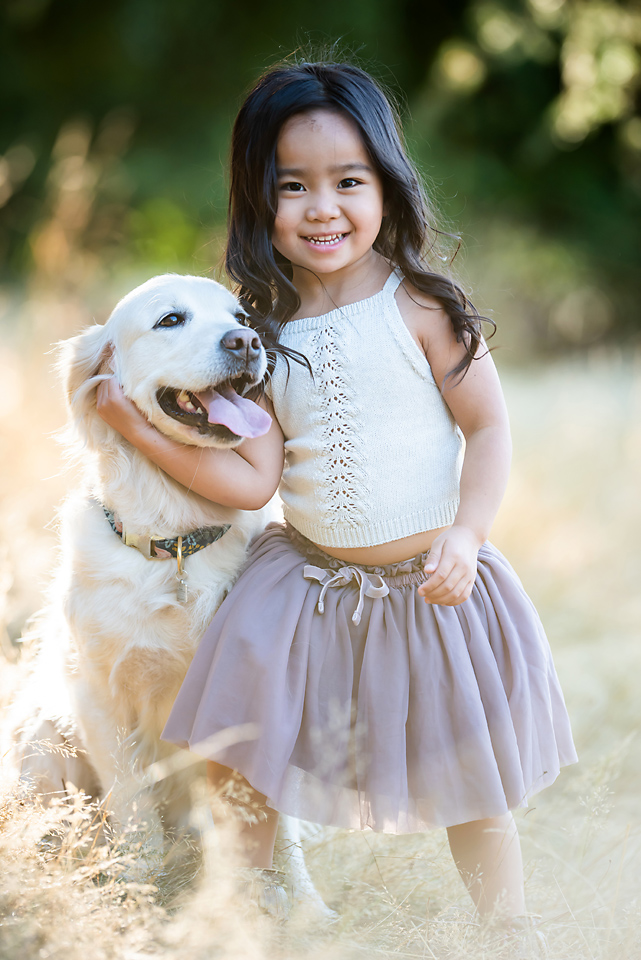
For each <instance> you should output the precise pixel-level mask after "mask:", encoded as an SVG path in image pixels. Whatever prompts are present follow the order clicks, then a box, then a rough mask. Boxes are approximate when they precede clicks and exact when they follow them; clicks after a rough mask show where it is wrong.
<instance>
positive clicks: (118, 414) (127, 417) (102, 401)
mask: <svg viewBox="0 0 641 960" xmlns="http://www.w3.org/2000/svg"><path fill="white" fill-rule="evenodd" d="M96 410H97V411H98V413H99V415H100V416H101V417H102V419H103V420H104V421H105V423H108V424H109V426H110V427H113V428H114V430H117V431H118V433H121V434H122V436H123V437H124V438H125V439H126V440H129V441H130V442H132V443H133V444H134V445H137V444H136V441H137V439H138V438H139V437H140V436H141V435H142V433H144V432H146V431H149V430H153V429H154V428H153V427H152V426H151V424H150V423H149V421H148V420H147V419H146V417H144V416H143V415H142V413H141V412H140V410H139V409H138V407H137V406H136V405H135V404H134V403H132V401H131V400H130V399H129V398H128V397H126V396H125V394H124V393H123V389H122V387H121V386H120V384H119V383H118V381H117V380H116V378H115V377H109V379H108V380H103V381H101V383H99V384H98V389H97V391H96Z"/></svg>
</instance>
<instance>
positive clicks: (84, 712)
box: [74, 683, 164, 879]
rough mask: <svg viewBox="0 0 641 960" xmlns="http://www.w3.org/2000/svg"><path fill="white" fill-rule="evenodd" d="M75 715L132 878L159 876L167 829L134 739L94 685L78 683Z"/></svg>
mask: <svg viewBox="0 0 641 960" xmlns="http://www.w3.org/2000/svg"><path fill="white" fill-rule="evenodd" d="M74 700H75V704H76V716H77V719H78V724H79V727H80V730H81V735H82V739H83V742H84V744H85V745H86V748H87V752H88V754H89V756H90V757H91V760H92V763H93V765H94V766H95V769H96V773H97V775H98V778H99V780H100V785H101V794H102V797H103V804H104V806H105V809H106V811H107V812H108V814H109V820H110V823H111V830H112V833H113V836H114V839H115V840H116V842H117V843H118V844H119V846H120V848H121V849H122V850H123V851H125V852H127V853H129V854H130V855H131V865H130V868H129V869H128V870H127V874H128V876H130V877H133V878H136V879H142V878H144V877H148V876H149V875H150V874H153V873H156V872H158V871H159V870H160V869H161V867H162V860H163V847H164V844H163V831H162V823H161V820H160V816H159V814H158V811H157V809H156V803H155V798H154V796H153V789H152V786H151V785H150V784H148V783H147V782H146V781H145V778H144V775H143V773H142V769H141V763H140V760H139V753H140V746H141V745H140V744H137V743H136V742H135V735H133V734H131V733H130V732H129V731H127V730H123V729H122V727H120V728H119V727H118V723H117V719H116V718H114V716H113V713H112V711H111V710H110V709H109V704H108V703H101V701H100V697H99V696H98V695H97V692H96V690H95V689H94V688H93V687H92V686H84V687H83V686H81V685H80V684H79V683H78V684H76V687H75V690H74Z"/></svg>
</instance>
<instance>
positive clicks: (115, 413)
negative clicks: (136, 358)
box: [96, 377, 284, 510]
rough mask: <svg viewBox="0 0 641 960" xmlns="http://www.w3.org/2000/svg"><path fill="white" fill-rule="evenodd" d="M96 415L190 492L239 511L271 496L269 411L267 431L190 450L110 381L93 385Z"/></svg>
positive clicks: (277, 472)
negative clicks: (236, 442)
mask: <svg viewBox="0 0 641 960" xmlns="http://www.w3.org/2000/svg"><path fill="white" fill-rule="evenodd" d="M96 406H97V410H98V413H99V414H100V416H101V417H102V419H103V420H105V421H106V422H107V423H108V424H109V425H110V426H111V427H113V428H114V429H115V430H117V431H118V432H119V433H121V434H122V436H123V437H124V438H125V439H126V440H128V441H129V443H131V444H133V446H134V447H136V448H137V449H138V450H140V452H141V453H143V454H144V455H145V456H146V457H148V458H149V459H150V460H152V461H153V462H154V463H155V464H156V465H157V466H159V467H160V468H161V469H162V470H164V471H165V473H168V474H169V476H170V477H173V478H174V480H177V481H178V482H179V483H182V485H183V486H184V487H187V488H188V489H189V490H193V491H194V492H195V493H198V494H200V496H202V497H206V498H207V499H208V500H212V501H214V502H215V503H220V504H222V505H223V506H226V507H235V508H237V509H240V510H258V509H260V508H261V507H263V506H265V504H266V503H268V501H269V500H270V499H271V497H272V496H273V495H274V493H275V492H276V489H277V487H278V484H279V483H280V478H281V474H282V472H283V460H284V442H283V434H282V432H281V429H280V427H279V425H278V422H277V420H276V418H275V417H274V413H273V410H272V409H271V407H270V406H269V405H268V401H265V403H264V404H263V406H264V407H265V409H266V410H267V412H268V413H269V414H270V416H271V417H272V425H271V427H270V428H269V431H268V432H267V433H266V434H265V435H264V436H262V437H256V438H254V439H251V440H250V439H247V440H243V442H242V443H241V444H240V446H238V447H235V448H234V449H232V448H229V447H228V448H219V447H194V446H190V445H188V444H183V443H178V442H177V441H175V440H171V439H170V438H169V437H166V436H165V435H164V434H162V433H160V431H159V430H156V428H155V427H153V426H152V425H151V424H150V423H149V421H148V420H147V419H146V418H145V417H144V416H143V415H142V413H141V412H140V411H139V410H138V408H137V407H136V406H135V405H134V404H133V403H132V402H131V400H129V399H128V398H127V397H125V395H124V393H123V391H122V388H121V386H120V384H119V383H118V382H117V380H116V379H115V378H114V377H111V378H110V379H109V380H105V381H103V382H102V383H100V384H99V386H98V392H97V397H96Z"/></svg>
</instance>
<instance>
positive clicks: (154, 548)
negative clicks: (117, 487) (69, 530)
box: [101, 503, 231, 560]
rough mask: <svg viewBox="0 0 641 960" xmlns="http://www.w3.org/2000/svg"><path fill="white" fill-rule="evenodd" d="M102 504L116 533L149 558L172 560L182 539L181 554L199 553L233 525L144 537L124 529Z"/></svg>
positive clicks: (123, 540) (222, 535)
mask: <svg viewBox="0 0 641 960" xmlns="http://www.w3.org/2000/svg"><path fill="white" fill-rule="evenodd" d="M101 506H102V509H103V510H104V512H105V516H106V518H107V520H108V521H109V523H110V524H111V529H112V530H113V531H114V533H117V534H118V536H119V537H120V539H121V540H122V542H123V543H125V544H126V545H127V546H128V547H135V548H136V549H137V550H139V551H140V553H142V555H143V556H144V557H146V559H147V560H170V559H171V558H172V557H178V544H179V541H180V540H182V551H181V556H182V557H188V556H190V555H191V554H192V553H197V552H198V550H202V549H203V548H204V547H208V546H209V544H210V543H215V542H216V540H220V538H221V537H224V535H225V534H226V533H227V531H228V530H229V529H230V527H231V524H230V523H225V524H223V526H222V527H199V528H198V530H193V531H192V532H191V533H186V534H183V536H182V537H174V538H165V537H143V536H140V535H139V534H134V533H129V531H128V530H124V529H123V525H122V521H121V520H118V519H117V518H116V516H115V515H114V514H113V513H112V511H111V510H109V509H108V508H107V507H106V506H105V505H104V503H103V504H101Z"/></svg>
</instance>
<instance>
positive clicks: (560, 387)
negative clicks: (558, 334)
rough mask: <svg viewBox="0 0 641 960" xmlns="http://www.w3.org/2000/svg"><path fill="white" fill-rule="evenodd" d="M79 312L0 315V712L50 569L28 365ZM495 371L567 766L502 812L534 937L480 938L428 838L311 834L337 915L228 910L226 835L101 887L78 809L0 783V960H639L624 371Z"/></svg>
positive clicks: (516, 521)
mask: <svg viewBox="0 0 641 960" xmlns="http://www.w3.org/2000/svg"><path fill="white" fill-rule="evenodd" d="M123 284H124V286H123V287H122V288H121V289H122V290H124V289H125V286H126V285H129V284H128V280H127V278H125V279H124V280H123ZM99 299H100V298H99V297H96V302H99ZM113 299H114V297H113V291H111V292H110V295H109V297H108V302H113ZM105 302H107V300H105ZM90 310H91V302H90V301H89V306H88V305H87V303H86V302H81V301H79V300H78V299H76V298H75V297H73V296H71V295H69V296H67V295H63V294H60V293H58V294H56V295H53V294H51V293H47V292H46V291H44V290H42V291H38V290H33V291H32V292H31V294H30V295H29V297H28V299H27V300H26V301H25V300H24V299H20V298H19V297H18V296H17V295H16V296H15V297H12V295H11V294H9V293H5V294H4V299H3V300H0V325H1V326H2V338H1V340H0V361H1V362H2V369H3V377H4V398H3V404H2V407H1V408H0V423H1V427H2V433H1V436H0V457H1V458H2V463H3V467H4V469H3V471H2V476H1V479H0V490H1V494H2V501H1V506H0V605H1V611H2V615H1V617H0V637H1V639H2V654H1V655H0V664H1V670H0V704H2V706H3V707H5V708H6V705H7V704H8V703H9V701H10V699H11V696H12V694H13V692H14V691H15V689H16V687H17V686H18V685H19V683H20V680H21V678H22V677H23V675H24V673H25V669H26V661H27V660H28V658H29V652H28V651H25V653H24V654H23V655H22V657H19V656H18V654H19V647H17V646H16V644H15V640H16V638H17V637H18V636H19V634H20V631H21V629H22V626H23V625H24V622H25V620H26V619H27V618H28V617H29V616H30V615H31V614H32V613H33V612H34V611H35V610H37V609H38V607H39V606H40V604H41V603H42V598H43V591H44V588H45V587H46V584H47V581H48V577H49V574H50V571H51V569H52V567H53V566H54V565H55V562H56V546H55V543H56V541H55V525H54V516H55V505H56V503H58V502H59V500H60V498H61V497H62V496H63V494H64V491H65V490H66V489H68V487H69V486H70V484H72V483H73V476H70V475H69V474H68V473H66V472H65V470H64V467H63V461H62V457H61V454H60V450H59V449H58V447H57V445H56V443H55V441H54V440H53V438H52V436H51V434H52V433H53V431H55V430H56V429H58V428H59V427H61V426H62V423H63V409H62V403H61V401H60V398H59V387H58V385H57V383H56V381H55V378H54V376H53V373H52V372H51V361H52V358H51V356H47V355H46V352H47V351H48V350H49V349H50V345H51V343H52V342H54V341H55V340H57V339H59V338H61V337H65V336H69V335H71V334H72V333H74V332H75V331H76V330H77V329H79V328H80V326H82V325H83V324H84V323H86V322H89V321H90V320H91V313H90ZM97 316H98V318H99V319H101V318H103V317H104V312H103V313H100V312H98V313H97ZM496 356H497V361H498V363H499V366H500V367H501V370H502V375H503V380H504V385H505V390H506V394H507V398H508V403H509V405H510V409H511V413H512V421H513V429H514V438H515V458H514V469H513V474H512V479H511V482H510V487H509V490H508V494H507V496H506V499H505V502H504V505H503V507H502V510H501V513H500V516H499V518H498V521H497V524H496V527H495V533H494V537H493V539H494V540H495V542H496V543H497V545H498V546H499V547H500V548H501V549H502V550H503V551H504V552H505V553H506V554H507V555H508V557H509V558H510V560H511V561H512V563H513V564H514V566H515V567H516V569H517V571H518V572H519V573H520V575H521V577H522V579H523V581H524V583H525V585H526V587H527V589H528V591H529V592H530V594H531V596H532V598H533V599H534V601H535V603H536V604H537V606H538V608H539V610H540V613H541V615H542V618H543V621H544V623H545V625H546V627H547V629H548V633H549V637H550V641H551V644H552V647H553V651H554V655H555V659H556V664H557V668H558V672H559V674H560V677H561V681H562V684H563V687H564V690H565V694H566V699H567V703H568V707H569V710H570V714H571V717H572V721H573V726H574V731H575V736H576V742H577V748H578V751H579V754H580V758H581V761H580V763H579V764H578V765H577V766H575V767H572V768H570V769H569V770H566V771H564V772H563V773H562V775H561V777H560V778H559V780H558V781H557V783H556V784H555V785H554V786H553V787H551V788H550V789H548V790H547V791H546V792H545V793H544V794H542V795H541V796H540V797H538V798H536V802H535V804H534V805H533V806H532V807H531V808H530V809H529V810H527V812H520V813H519V826H520V832H521V836H522V843H523V850H524V856H525V863H526V890H527V896H528V903H529V908H530V910H532V911H533V912H535V913H537V914H540V915H541V917H542V922H541V925H540V927H539V929H540V931H541V932H542V933H543V934H544V936H545V942H543V940H542V939H541V938H540V937H539V936H535V935H532V936H526V937H525V938H524V939H523V941H522V942H520V943H518V944H514V943H512V944H510V943H506V942H504V941H501V940H497V938H496V935H495V934H490V933H486V932H484V931H482V930H481V929H480V928H479V926H478V924H477V922H476V920H475V918H474V916H473V914H472V912H471V909H470V904H469V902H468V899H467V896H466V894H465V891H464V890H463V888H462V886H461V883H460V880H459V878H458V875H457V873H456V870H455V868H454V867H453V865H452V863H451V860H450V856H449V853H448V850H447V844H446V839H445V834H444V833H443V832H440V831H435V832H434V833H431V834H429V835H426V836H410V837H403V838H400V839H393V838H390V837H382V836H375V835H372V834H366V833H365V834H361V833H346V832H342V831H324V832H323V834H322V835H321V837H320V839H319V838H318V837H316V838H314V837H312V838H310V839H309V840H308V842H307V847H308V850H307V857H308V864H309V866H310V870H311V872H312V874H313V877H314V880H315V882H316V884H317V886H318V888H319V890H321V891H322V893H323V894H324V896H325V898H326V900H327V902H328V903H329V904H330V905H331V906H333V907H334V908H335V909H336V910H338V911H339V913H340V920H339V921H338V922H337V923H336V924H334V925H333V926H331V927H329V928H315V927H313V926H310V924H309V923H307V922H306V921H305V919H304V918H299V919H298V920H297V919H296V918H294V920H293V921H292V922H291V923H290V924H289V925H288V926H287V927H285V928H280V927H278V926H277V925H275V924H273V923H272V922H271V921H270V920H268V919H267V918H264V917H258V916H254V915H253V914H251V913H247V912H246V911H245V909H244V907H243V906H242V904H241V903H239V902H238V901H237V899H236V898H235V894H234V890H233V888H232V886H231V884H230V881H229V874H230V872H231V870H232V867H233V863H234V851H233V838H231V837H229V836H227V835H225V834H222V833H221V832H220V831H219V832H218V833H216V834H215V835H210V836H209V840H208V843H207V845H206V848H205V851H204V864H205V869H203V870H201V871H200V874H199V876H198V878H197V879H192V878H191V874H190V871H189V869H188V868H187V867H185V868H184V869H183V870H182V872H181V870H179V869H177V868H175V867H173V868H172V867H171V866H168V868H167V870H166V871H165V873H163V875H161V876H158V877H156V878H151V880H152V881H154V882H150V883H149V884H147V885H144V884H143V885H141V884H135V883H132V882H128V881H127V880H126V879H123V876H122V871H123V863H124V862H125V861H126V858H127V856H130V855H131V854H132V851H131V849H127V844H126V843H125V844H124V845H121V846H104V845H97V844H95V843H94V841H93V837H94V832H95V831H94V826H93V825H92V823H93V822H94V821H95V818H96V816H97V813H96V811H95V810H92V809H86V808H85V807H83V805H82V804H81V803H80V802H79V801H76V802H75V803H73V802H72V803H71V806H70V807H69V808H60V807H58V808H53V809H50V810H49V811H42V810H39V809H38V808H37V807H34V806H24V805H22V804H21V803H20V801H19V800H18V799H17V798H16V797H15V795H14V794H13V792H12V788H11V783H10V781H9V779H8V778H7V777H6V776H5V777H4V779H3V782H2V799H1V802H0V851H1V852H0V856H1V858H2V869H1V870H0V958H2V960H4V958H7V960H9V958H10V960H18V958H19V960H40V958H43V960H45V958H52V960H58V958H60V960H63V958H64V960H75V958H81V957H82V958H84V957H85V956H87V955H88V954H89V955H91V956H92V958H95V960H102V958H112V957H113V958H120V957H122V958H127V960H129V958H131V960H134V958H142V957H149V956H151V957H154V956H155V957H162V958H166V960H174V958H179V957H180V958H182V957H187V956H189V957H190V958H193V960H200V958H203V960H205V958H207V960H209V958H213V957H216V958H221V960H234V958H238V960H241V958H242V960H254V958H256V960H261V958H274V960H278V958H299V957H311V958H315V957H321V956H323V957H324V958H329V960H332V958H336V960H339V958H340V960H343V958H345V960H347V958H352V957H353V958H356V957H364V956H373V957H379V956H380V957H396V956H398V957H408V958H409V957H425V958H438V960H449V958H452V960H454V958H459V957H460V958H474V960H489V958H490V957H492V958H494V957H503V956H505V957H508V956H519V957H524V958H527V957H549V958H551V960H566V958H567V960H578V958H590V960H593V958H594V960H597V958H598V960H605V958H608V960H610V958H611V960H637V958H638V957H639V956H641V900H640V899H639V889H640V882H641V858H640V856H639V854H640V849H639V847H640V840H641V831H640V822H641V818H640V816H639V809H638V808H639V796H640V795H641V752H640V747H639V739H638V730H639V725H640V719H641V696H640V695H639V679H638V678H639V676H640V675H641V644H640V643H639V640H640V639H641V637H640V633H641V627H640V624H641V590H639V582H640V581H641V554H640V553H639V550H638V548H637V545H638V543H639V541H640V540H641V501H640V497H639V490H641V356H639V355H637V354H634V353H631V352H623V351H619V350H616V349H614V348H613V349H608V350H601V351H600V352H599V351H593V352H592V353H590V354H586V355H583V356H581V357H580V358H572V359H566V360H565V361H553V362H550V363H549V364H547V365H546V366H542V365H538V366H536V367H531V368H521V367H519V368H516V367H510V366H509V365H507V364H506V362H505V359H506V358H505V357H503V356H502V354H501V351H498V352H497V354H496ZM134 853H135V851H134ZM191 873H193V870H192V871H191Z"/></svg>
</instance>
